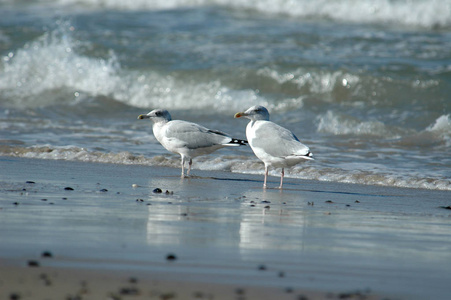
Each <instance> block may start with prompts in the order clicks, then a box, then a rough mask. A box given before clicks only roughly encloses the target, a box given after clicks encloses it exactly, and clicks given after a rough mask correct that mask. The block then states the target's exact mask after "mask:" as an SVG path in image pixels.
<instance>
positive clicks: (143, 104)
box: [0, 24, 268, 111]
mask: <svg viewBox="0 0 451 300" xmlns="http://www.w3.org/2000/svg"><path fill="white" fill-rule="evenodd" d="M71 30H73V28H72V27H71V26H70V25H67V24H63V25H62V26H61V28H60V29H58V30H55V31H52V32H49V33H45V34H44V35H43V36H42V37H41V38H39V39H38V40H36V41H34V42H31V43H29V44H27V45H25V47H23V48H22V49H19V50H17V51H16V52H10V53H8V54H7V55H6V56H5V57H4V58H3V61H4V66H3V69H1V68H0V91H1V92H2V97H3V98H4V99H5V100H6V101H5V102H6V103H5V104H7V105H10V106H14V107H17V108H27V107H41V106H47V105H58V104H76V103H78V102H80V101H83V100H85V99H86V98H87V97H97V96H105V97H109V98H112V99H115V100H116V101H119V102H122V103H124V104H126V105H130V106H134V107H140V108H152V107H168V108H171V109H190V110H192V109H199V108H211V107H213V108H215V109H216V110H219V111H221V110H230V111H236V110H241V109H243V107H249V106H252V105H255V104H257V103H260V104H268V102H267V101H265V100H264V99H262V98H261V97H260V96H259V95H258V94H257V93H256V92H255V91H253V90H234V89H232V88H228V87H226V86H224V85H222V84H221V82H220V80H212V81H207V82H195V81H193V80H186V79H179V78H177V77H175V76H173V75H164V74H159V73H158V72H156V71H153V70H146V71H140V72H137V71H132V70H124V69H123V68H122V67H121V65H120V63H119V61H118V59H117V57H116V55H115V54H114V52H113V51H110V52H109V54H108V57H106V58H102V57H88V56H83V55H82V54H79V52H80V48H83V46H84V45H83V44H82V43H81V42H79V41H77V40H74V39H73V38H72V37H71V32H70V31H71Z"/></svg>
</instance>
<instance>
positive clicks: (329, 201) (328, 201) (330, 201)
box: [326, 200, 334, 203]
mask: <svg viewBox="0 0 451 300" xmlns="http://www.w3.org/2000/svg"><path fill="white" fill-rule="evenodd" d="M326 203H334V202H333V201H332V200H327V201H326Z"/></svg>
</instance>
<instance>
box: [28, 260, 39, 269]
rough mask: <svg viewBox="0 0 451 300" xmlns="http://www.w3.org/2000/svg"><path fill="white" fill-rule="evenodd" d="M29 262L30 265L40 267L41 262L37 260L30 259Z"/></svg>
mask: <svg viewBox="0 0 451 300" xmlns="http://www.w3.org/2000/svg"><path fill="white" fill-rule="evenodd" d="M27 264H28V266H29V267H39V262H38V261H37V260H29V261H28V262H27Z"/></svg>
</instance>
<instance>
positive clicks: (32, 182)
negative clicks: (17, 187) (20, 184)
mask: <svg viewBox="0 0 451 300" xmlns="http://www.w3.org/2000/svg"><path fill="white" fill-rule="evenodd" d="M26 183H29V184H35V183H36V182H34V181H31V180H28V181H27V182H26Z"/></svg>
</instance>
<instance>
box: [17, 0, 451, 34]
mask: <svg viewBox="0 0 451 300" xmlns="http://www.w3.org/2000/svg"><path fill="white" fill-rule="evenodd" d="M11 1H12V0H11ZM41 2H49V1H48V0H41ZM50 2H53V3H55V4H57V5H66V6H67V5H70V6H80V5H82V6H85V7H87V8H94V9H105V8H107V9H117V10H143V9H147V10H162V9H177V8H185V7H200V6H212V5H217V6H218V5H219V6H225V7H228V8H232V9H246V10H251V11H257V12H261V13H264V14H271V15H274V14H282V15H288V16H290V17H293V18H315V19H317V18H325V19H330V20H335V21H340V22H354V23H376V24H387V23H390V24H400V25H403V26H415V27H423V28H447V27H450V26H451V1H449V0H393V1H390V0H381V1H374V0H342V1H330V0H318V1H308V0H298V1H286V0H261V1H254V0H135V1H122V0H53V1H50Z"/></svg>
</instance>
